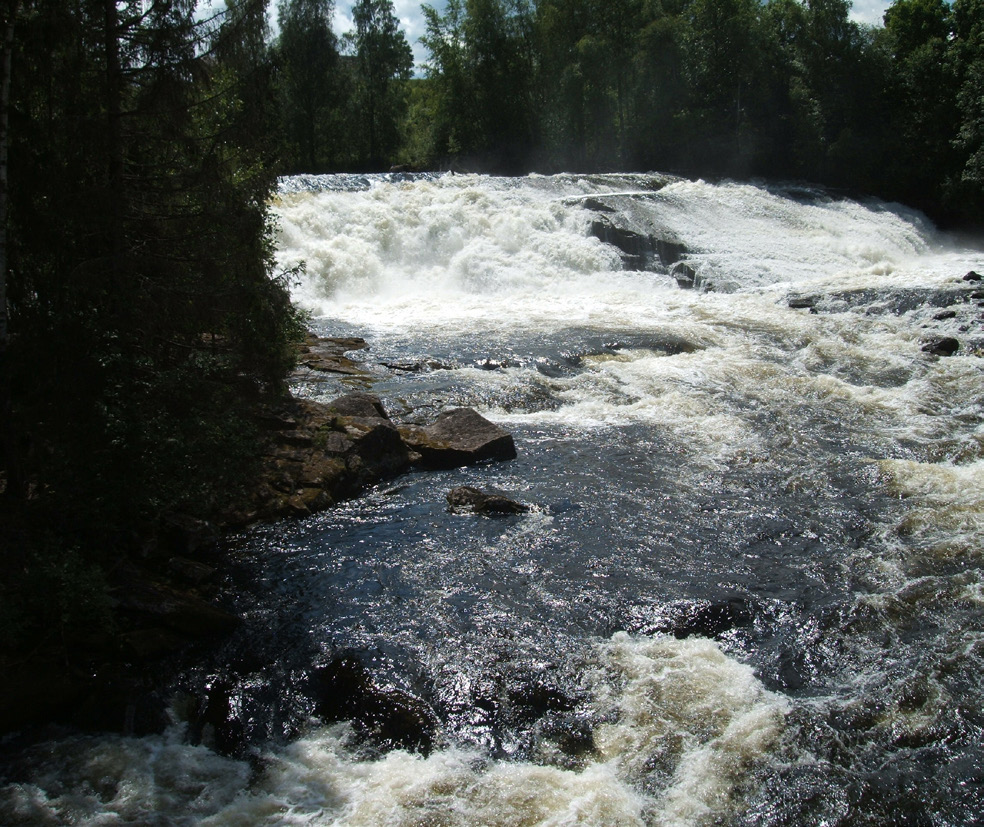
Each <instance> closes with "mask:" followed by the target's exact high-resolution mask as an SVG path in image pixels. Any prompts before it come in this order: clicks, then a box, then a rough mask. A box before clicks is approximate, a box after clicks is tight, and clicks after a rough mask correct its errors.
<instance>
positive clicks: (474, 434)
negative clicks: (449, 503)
mask: <svg viewBox="0 0 984 827" xmlns="http://www.w3.org/2000/svg"><path fill="white" fill-rule="evenodd" d="M400 433H401V434H402V436H403V441H404V442H405V443H406V444H407V447H409V448H410V450H411V451H415V452H416V453H417V454H419V455H420V460H419V464H420V465H422V466H423V467H424V468H431V469H444V468H458V467H460V466H462V465H473V464H475V463H477V462H483V461H486V460H489V461H494V460H506V459H515V458H516V444H515V443H514V442H513V438H512V434H510V433H509V432H508V431H504V430H503V429H502V428H500V427H499V426H498V425H496V424H495V423H493V422H489V420H487V419H486V418H485V417H484V416H482V415H481V414H480V413H478V411H475V410H473V409H471V408H454V409H453V410H450V411H445V412H444V413H442V414H441V415H440V416H438V418H437V419H436V420H434V422H433V423H431V424H430V425H427V426H425V427H423V428H420V427H416V426H409V427H404V428H401V429H400Z"/></svg>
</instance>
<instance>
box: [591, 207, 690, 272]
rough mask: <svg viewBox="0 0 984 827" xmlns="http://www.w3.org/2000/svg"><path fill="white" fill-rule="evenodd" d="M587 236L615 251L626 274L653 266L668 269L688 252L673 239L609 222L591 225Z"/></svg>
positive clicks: (597, 222)
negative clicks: (627, 271) (661, 266)
mask: <svg viewBox="0 0 984 827" xmlns="http://www.w3.org/2000/svg"><path fill="white" fill-rule="evenodd" d="M590 232H591V235H593V236H594V237H595V238H597V239H598V240H600V241H603V242H605V244H611V245H612V246H613V247H617V248H618V250H619V251H620V252H621V254H622V264H623V266H624V267H625V269H626V270H648V269H650V268H652V266H653V265H654V264H662V265H663V266H666V267H669V266H670V265H671V264H675V263H676V262H678V261H679V260H680V259H681V258H682V257H683V255H684V254H685V253H686V252H687V248H686V247H685V246H684V245H683V244H682V243H681V242H679V241H677V240H675V239H671V238H660V237H658V236H652V235H645V234H643V233H637V232H635V231H634V230H629V229H626V228H625V227H619V226H618V225H617V224H614V223H612V221H611V220H609V219H608V218H599V219H597V220H595V221H593V222H591V230H590Z"/></svg>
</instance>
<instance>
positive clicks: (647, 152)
mask: <svg viewBox="0 0 984 827" xmlns="http://www.w3.org/2000/svg"><path fill="white" fill-rule="evenodd" d="M424 12H425V16H426V20H427V35H426V37H425V39H424V43H425V46H426V47H427V49H428V51H429V60H428V64H427V66H426V67H425V70H424V74H423V76H422V77H415V76H413V67H412V53H411V50H410V46H409V44H408V43H407V41H406V37H405V36H404V35H403V33H402V32H401V31H400V30H399V27H398V25H397V22H396V18H395V14H394V10H393V5H392V3H391V2H389V0H359V2H357V3H356V4H355V7H354V10H353V21H354V24H355V30H354V31H353V32H351V33H350V34H348V35H346V36H345V37H343V38H341V39H339V38H337V37H336V35H335V34H334V33H333V28H332V24H333V7H332V4H331V2H327V0H284V2H283V3H281V5H280V6H279V8H278V22H279V34H278V35H277V36H276V37H275V38H274V37H273V36H272V35H271V32H270V30H269V28H268V22H267V5H266V3H265V0H240V2H230V3H229V5H228V6H226V7H224V8H217V9H212V10H211V11H209V12H208V14H207V15H206V16H205V17H202V15H201V14H200V13H199V11H198V10H197V8H196V4H195V3H193V2H190V0H169V1H165V2H160V3H154V4H151V5H149V6H148V5H146V4H142V3H137V2H131V0H126V1H125V2H117V1H116V0H102V1H101V2H95V0H4V2H3V4H2V14H0V32H2V41H3V50H2V60H0V487H2V496H0V547H2V552H3V557H2V560H0V572H2V577H0V652H2V659H3V665H4V667H5V671H8V670H9V669H10V668H13V667H14V666H16V665H17V664H22V663H24V662H25V661H26V659H28V658H36V657H37V656H38V653H39V652H40V653H43V654H44V655H45V656H46V657H48V658H49V661H50V662H51V663H56V664H59V665H64V664H65V663H72V662H73V659H75V658H77V657H79V652H82V651H85V652H91V651H93V650H97V651H116V650H117V649H118V647H119V645H120V639H121V636H122V635H123V634H124V633H125V631H126V630H125V629H121V628H120V625H119V612H118V606H119V598H118V594H119V592H120V590H121V589H123V590H126V589H132V588H134V580H133V577H132V575H131V572H132V570H133V569H132V566H133V564H134V561H140V564H141V565H142V566H144V565H146V566H150V567H151V568H154V567H155V566H158V567H160V566H163V565H164V562H162V561H167V560H169V559H171V558H170V552H171V551H173V550H174V548H173V544H174V543H175V542H177V543H178V545H179V546H181V549H180V550H183V551H185V552H187V553H188V554H189V555H191V556H192V557H194V556H195V555H196V554H198V553H199V548H198V547H199V542H198V541H197V540H189V536H191V535H193V534H194V531H191V534H189V526H192V527H193V526H196V525H201V524H202V523H203V522H207V521H209V520H213V519H215V518H216V515H218V514H220V513H222V512H223V511H224V510H227V509H228V507H229V504H230V503H235V502H239V501H241V500H242V499H243V498H244V497H247V496H249V494H250V492H251V491H253V490H254V481H255V480H256V479H257V478H258V475H260V473H261V467H262V462H263V458H262V457H261V456H259V455H258V453H259V452H258V451H257V450H256V445H257V444H258V443H259V441H260V440H261V439H262V438H263V434H264V427H265V426H264V421H265V420H264V418H265V417H268V414H269V411H271V410H274V409H278V408H280V407H282V406H283V405H285V404H287V402H286V401H285V400H287V398H288V397H287V377H288V375H289V372H290V370H291V369H292V367H293V366H294V364H295V362H296V359H297V342H298V341H300V340H301V339H302V338H303V330H304V324H303V322H304V319H303V318H302V317H301V315H300V314H299V313H298V311H297V310H296V309H295V308H294V307H293V306H292V304H291V302H290V295H289V290H290V285H291V279H292V278H293V276H294V274H293V273H292V272H289V271H288V272H277V271H276V269H275V267H274V264H273V233H274V227H273V225H272V223H271V221H270V218H269V215H268V212H267V203H268V201H269V199H270V196H271V193H272V191H273V186H274V183H275V180H276V177H277V175H279V174H283V173H289V172H298V171H305V172H320V171H328V170H346V169H380V168H389V167H391V166H393V165H400V166H403V167H408V168H454V169H468V170H485V171H492V172H510V173H516V172H525V171H531V170H536V171H542V172H551V171H556V170H561V169H565V170H567V169H571V170H598V169H616V168H618V169H635V168H659V169H666V170H673V171H678V172H684V173H688V174H700V175H734V176H752V175H761V176H770V177H779V176H782V177H803V178H807V179H811V180H814V181H818V182H821V183H825V184H828V185H832V186H838V187H848V188H851V189H852V190H855V191H859V192H867V193H872V194H877V195H880V196H883V197H888V198H897V199H900V200H904V201H906V202H907V203H910V204H913V205H915V206H918V207H921V208H923V209H926V210H927V211H929V212H930V213H931V215H933V217H934V218H937V219H939V220H941V221H943V222H949V223H953V224H958V225H961V226H965V227H968V228H978V227H979V226H980V221H981V208H982V197H984V127H982V124H984V119H982V117H981V107H982V105H984V104H982V101H984V95H982V89H984V4H982V2H981V0H956V2H954V3H953V4H952V5H949V4H946V3H944V2H942V0H899V2H896V3H895V4H894V5H893V6H892V7H891V8H890V9H889V11H888V13H887V14H886V17H885V26H884V27H875V28H866V27H862V26H859V25H857V24H855V23H852V22H851V21H850V20H849V17H848V13H849V4H847V3H846V2H843V1H842V0H816V2H807V3H800V2H796V0H773V2H770V3H766V4H759V3H757V2H753V0H673V2H650V1H649V0H620V2H599V0H537V1H536V2H527V0H468V2H461V0H450V2H448V3H447V4H446V5H445V6H444V8H443V9H441V10H438V9H436V8H432V7H426V6H425V7H424ZM313 496H316V495H313ZM292 507H293V506H291V505H290V503H289V502H288V503H286V504H284V509H286V510H290V508H292ZM307 507H308V504H305V508H307ZM284 509H281V512H284ZM198 521H200V522H198ZM176 535H177V536H178V537H179V539H178V540H177V541H175V540H174V537H175V536H176ZM196 562H199V561H196V560H194V559H192V560H190V563H192V564H194V563H196ZM196 571H200V570H196V569H195V567H194V565H191V567H190V568H189V567H188V566H185V567H184V568H183V572H184V575H183V576H184V578H185V579H186V580H188V579H189V578H190V581H191V582H192V583H194V581H195V580H196V578H197V575H196V574H195V572H196ZM172 574H173V573H172ZM162 576H163V575H162ZM169 576H171V575H169ZM179 579H180V578H179ZM219 625H221V622H220V623H219ZM144 643H147V641H146V640H145V641H144ZM148 648H149V650H154V649H155V646H154V645H150V646H149V647H148ZM164 648H167V647H164ZM59 668H61V666H59Z"/></svg>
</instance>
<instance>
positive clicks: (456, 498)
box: [448, 485, 530, 514]
mask: <svg viewBox="0 0 984 827" xmlns="http://www.w3.org/2000/svg"><path fill="white" fill-rule="evenodd" d="M448 508H449V509H450V510H451V511H454V512H467V511H470V512H473V513H475V514H526V513H527V512H529V510H530V507H529V506H528V505H524V504H523V503H520V502H516V500H511V499H509V497H506V496H503V495H502V494H495V493H493V492H489V491H481V490H479V489H478V488H472V487H471V486H470V485H462V486H460V487H458V488H452V489H451V490H450V491H449V492H448Z"/></svg>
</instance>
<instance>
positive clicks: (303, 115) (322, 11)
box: [274, 0, 341, 172]
mask: <svg viewBox="0 0 984 827" xmlns="http://www.w3.org/2000/svg"><path fill="white" fill-rule="evenodd" d="M277 14H278V20H279V23H280V37H279V39H278V41H277V44H276V47H275V50H274V51H275V60H276V63H277V65H278V67H279V73H280V87H281V100H282V112H283V116H282V117H283V122H284V129H285V132H286V141H287V163H286V166H287V171H289V172H319V171H321V170H323V169H326V168H328V167H329V166H330V165H331V161H332V159H333V156H334V154H335V152H336V151H337V150H336V147H334V146H333V135H334V130H333V128H332V127H333V125H334V124H333V123H332V114H333V112H334V110H335V109H336V108H337V107H338V105H339V103H340V99H341V95H340V93H339V83H338V78H339V74H340V73H339V66H338V64H339V57H338V43H337V40H336V38H335V34H334V32H333V31H332V17H333V15H334V6H333V3H332V0H281V3H280V5H279V6H278V9H277Z"/></svg>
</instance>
